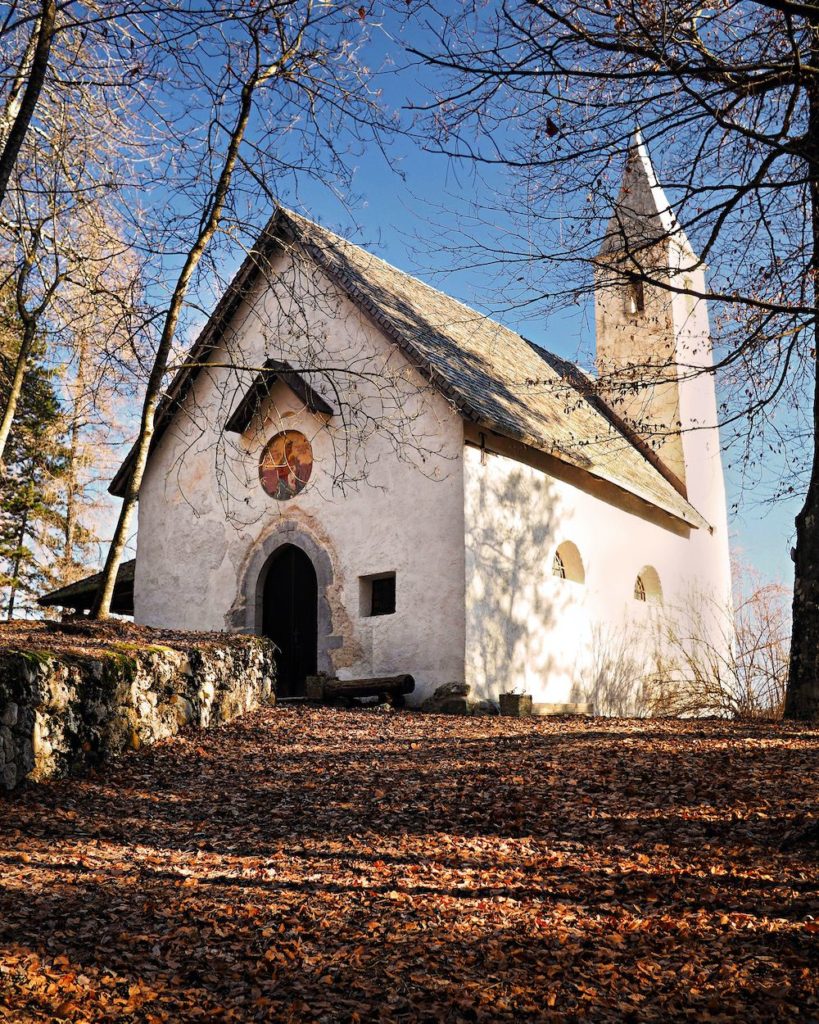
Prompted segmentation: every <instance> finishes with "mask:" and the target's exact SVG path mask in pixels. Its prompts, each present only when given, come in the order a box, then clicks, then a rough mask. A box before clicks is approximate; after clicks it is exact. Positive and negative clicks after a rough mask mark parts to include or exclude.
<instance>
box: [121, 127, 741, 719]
mask: <svg viewBox="0 0 819 1024" xmlns="http://www.w3.org/2000/svg"><path fill="white" fill-rule="evenodd" d="M666 222H667V224H666ZM613 223H614V224H615V230H611V231H610V233H609V238H610V240H609V242H608V243H607V244H608V245H609V248H610V251H611V253H612V254H613V256H612V258H614V257H616V251H617V245H616V239H617V235H618V232H619V233H621V234H622V233H623V232H625V233H628V232H630V231H632V230H645V229H646V228H647V227H648V226H650V227H651V230H652V231H654V230H655V229H656V228H657V225H658V224H659V225H660V227H661V228H664V227H667V228H668V230H667V232H666V234H667V237H666V239H665V241H664V242H663V243H662V245H661V246H660V250H661V251H662V253H663V254H664V255H663V259H664V260H666V261H667V264H668V267H667V275H666V276H667V281H668V282H669V284H670V287H669V288H663V287H656V288H655V287H653V286H652V285H650V284H646V285H639V288H638V287H637V285H636V284H635V285H634V286H632V284H631V283H630V281H629V279H628V278H627V277H626V278H625V279H622V278H621V279H619V280H618V281H617V282H613V281H608V280H607V279H606V275H605V273H603V274H602V275H601V276H600V278H599V281H598V288H597V294H596V325H597V356H598V364H599V366H600V367H601V373H603V374H609V376H610V377H611V379H612V380H618V381H619V383H621V384H622V383H623V382H622V380H620V378H618V373H619V372H620V371H622V373H623V374H627V373H628V372H631V373H633V374H636V371H635V367H636V366H637V365H638V364H643V363H645V364H652V365H654V364H657V365H660V364H662V365H663V366H664V367H665V369H664V370H663V372H662V373H661V374H660V375H658V377H657V379H655V380H654V381H653V383H651V384H650V385H649V386H637V385H635V386H634V387H631V386H630V385H629V383H628V381H626V383H625V386H623V387H621V389H620V390H619V392H618V393H617V394H618V395H619V397H617V398H615V397H612V398H611V401H607V400H606V399H605V397H604V395H605V391H604V392H603V395H601V394H600V393H598V391H599V389H596V388H595V386H594V382H593V381H592V380H591V378H590V377H588V376H586V375H585V374H584V373H583V372H581V371H580V370H578V369H577V368H576V367H575V366H573V365H572V364H569V363H567V362H565V361H564V360H562V359H559V358H557V357H555V356H553V355H551V354H549V353H547V352H545V351H544V350H542V349H540V348H538V347H537V346H536V345H534V344H532V343H530V342H528V341H526V340H525V339H524V338H522V337H521V336H519V335H518V334H515V333H514V332H513V331H511V330H508V329H507V328H505V327H503V326H501V325H500V324H497V323H495V322H494V321H492V320H490V319H488V318H486V317H484V316H481V315H480V314H478V313H476V312H474V311H473V310H470V309H468V308H467V307H465V306H463V305H462V304H460V303H458V302H456V301H455V300H453V299H451V298H449V297H447V296H446V295H443V294H442V293H441V292H439V291H437V290H435V289H433V288H431V287H429V286H428V285H426V284H424V283H422V282H421V281H419V280H417V279H415V278H413V277H410V276H409V275H407V274H404V273H402V272H401V271H399V270H397V269H395V268H393V267H391V266H389V265H388V264H386V263H384V262H383V261H382V260H380V259H377V258H376V257H374V256H372V255H371V254H369V253H367V252H366V251H365V250H363V249H361V248H359V247H358V246H355V245H353V244H351V243H350V242H347V241H345V240H344V239H342V238H340V237H338V236H336V235H334V234H332V233H331V232H329V231H327V230H325V229H324V228H321V227H319V226H318V225H316V224H313V223H311V222H310V221H308V220H305V219H304V218H302V217H300V216H298V215H296V214H294V213H291V212H289V211H287V210H284V209H279V210H277V212H276V213H275V215H274V216H273V218H272V219H271V221H270V223H269V224H268V225H267V227H266V229H265V231H264V233H263V234H262V236H261V238H260V239H259V241H258V243H257V245H256V246H255V248H254V251H253V252H252V253H250V254H249V256H248V257H247V259H246V260H245V262H244V264H243V266H242V267H241V269H240V271H239V272H238V274H237V275H236V278H235V279H234V280H233V282H232V283H231V285H230V286H229V288H228V289H227V291H226V293H225V295H224V296H223V298H222V300H221V301H220V302H219V304H218V306H217V308H216V310H215V311H214V313H213V315H212V316H211V318H210V320H209V322H208V324H207V326H206V327H205V329H204V331H203V332H202V334H201V335H200V338H199V339H198V341H197V342H196V343H195V345H194V347H193V349H192V350H191V353H190V355H189V359H188V360H187V363H186V365H185V366H184V367H183V368H182V369H181V370H180V371H179V373H178V374H177V376H176V378H175V379H174V381H173V382H172V384H171V386H170V388H169V390H168V392H167V396H166V398H165V399H164V401H163V403H162V405H161V407H160V410H159V414H158V419H157V429H156V436H155V439H154V444H153V448H152V451H151V455H150V457H149V460H148V465H147V470H146V474H145V478H144V481H143V484H142V487H141V490H140V496H139V524H138V535H137V549H136V560H135V566H134V571H133V614H134V617H135V620H136V621H137V622H138V623H144V624H147V625H153V626H163V627H171V628H179V629H193V630H243V631H249V632H254V633H263V634H266V635H268V636H270V637H272V639H274V641H275V642H276V643H277V645H278V646H279V648H280V652H281V653H280V660H279V672H280V682H279V689H280V693H282V694H284V695H297V694H299V693H300V692H303V684H304V678H305V676H307V675H311V674H315V673H316V672H324V673H327V674H329V675H332V676H337V677H339V678H341V679H353V678H369V677H377V676H389V675H393V674H397V673H411V674H412V675H413V676H414V678H415V680H416V690H415V693H414V694H413V697H412V698H411V700H412V701H413V702H418V701H420V700H422V699H423V698H424V697H426V696H428V695H430V694H431V693H432V692H433V691H434V690H435V688H436V687H438V686H439V685H441V684H443V683H450V682H453V681H455V682H466V683H468V684H469V685H470V687H471V691H472V695H473V696H474V697H477V698H483V697H488V698H495V699H496V698H497V697H498V695H499V694H500V693H501V692H503V691H511V690H516V691H519V692H526V693H530V694H532V695H533V698H534V700H535V701H543V702H558V703H566V702H575V701H591V702H592V703H595V704H597V705H598V707H599V709H600V710H615V711H618V710H619V711H624V710H628V709H629V708H628V707H627V706H624V705H623V703H622V701H621V702H620V704H619V705H618V703H617V699H616V697H617V694H618V693H619V694H620V696H623V695H624V694H627V695H628V699H627V701H626V704H628V701H629V700H632V698H633V697H634V695H635V693H636V692H637V691H638V690H639V687H640V685H641V682H642V681H643V680H644V678H646V677H648V676H649V675H650V674H651V673H652V672H654V671H656V664H655V653H656V651H655V647H654V638H655V637H656V634H657V631H658V630H659V629H660V620H661V619H665V618H668V617H671V618H672V619H673V618H674V616H675V615H677V614H678V610H679V609H683V608H686V607H690V603H691V600H692V595H694V594H697V595H703V596H704V599H705V601H706V604H707V605H708V606H709V607H710V606H711V604H713V606H714V607H718V606H719V607H725V605H726V602H729V601H730V569H729V552H728V536H727V522H726V508H725V493H724V485H723V477H722V468H721V461H720V448H719V437H718V431H717V428H716V426H715V423H716V419H717V409H716V402H715V396H714V384H713V378H712V376H711V375H710V374H708V373H699V372H692V367H694V368H695V369H697V368H702V369H707V368H708V366H709V365H710V359H711V355H710V352H711V346H710V337H709V325H708V317H707V311H706V309H705V303H704V301H702V300H699V299H697V298H696V295H697V293H701V292H702V291H703V290H704V283H703V280H702V276H701V275H702V270H700V269H693V270H692V269H690V266H691V264H692V263H693V261H692V259H690V258H689V257H690V256H691V254H690V251H689V250H688V248H687V242H686V241H685V236H684V234H683V233H682V231H681V229H679V228H678V227H677V226H676V225H675V223H674V222H673V219H672V215H671V214H670V211H669V209H668V202H667V200H666V199H665V196H664V195H663V193H662V190H661V189H660V188H659V186H658V185H657V183H656V181H655V179H654V173H653V170H652V169H651V165H650V163H649V160H648V155H647V153H646V152H645V149H644V148H643V147H642V144H641V143H639V140H638V143H637V144H635V146H634V147H633V149H632V152H631V155H630V158H629V163H628V168H627V171H626V179H625V181H624V188H623V192H622V194H621V201H620V206H619V209H618V211H616V216H615V218H614V220H613ZM641 225H642V227H641ZM610 227H611V226H610ZM681 268H687V269H684V272H683V269H681ZM643 376H645V375H643ZM636 379H637V378H636V376H635V380H636ZM611 394H612V396H614V391H612V392H611ZM636 403H639V404H640V409H639V411H638V410H637V408H636ZM638 420H639V421H640V422H641V423H643V424H646V423H648V424H649V426H650V427H652V428H657V429H656V430H654V429H652V430H651V433H652V436H651V437H649V436H647V434H646V429H647V428H645V427H643V428H640V427H635V426H634V423H636V422H637V421H638ZM666 428H667V429H666ZM686 428H694V429H686ZM641 430H642V433H641ZM129 471H130V461H129V460H126V462H125V464H124V465H123V467H122V468H121V469H120V471H119V473H118V474H117V477H116V478H115V480H114V481H113V484H112V487H111V489H112V492H113V493H114V494H118V493H122V489H123V486H124V483H125V481H126V480H127V475H128V473H129ZM680 614H682V613H681V612H680ZM719 632H720V627H719V626H718V625H717V624H716V623H715V624H714V636H716V635H717V634H718V633H719ZM626 662H627V664H626ZM624 699H625V698H624Z"/></svg>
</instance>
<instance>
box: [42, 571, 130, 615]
mask: <svg viewBox="0 0 819 1024" xmlns="http://www.w3.org/2000/svg"><path fill="white" fill-rule="evenodd" d="M135 566H136V559H135V558H132V559H130V561H128V562H123V563H122V565H120V567H119V572H118V573H117V582H116V583H115V584H114V597H113V600H112V602H111V611H112V612H114V613H115V614H117V615H133V614H134V568H135ZM101 583H102V573H101V572H95V573H94V574H93V575H92V576H86V577H85V578H84V579H81V580H77V581H76V582H75V583H69V584H68V585H67V586H65V587H60V588H59V590H52V591H51V593H50V594H43V596H42V597H38V598H37V604H39V605H42V606H43V607H49V606H51V605H56V606H57V607H59V608H73V609H74V610H75V611H78V612H80V611H83V612H87V611H90V610H91V607H92V605H93V604H94V599H95V598H96V596H97V591H98V590H99V587H100V584H101Z"/></svg>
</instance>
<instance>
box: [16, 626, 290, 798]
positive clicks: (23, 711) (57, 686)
mask: <svg viewBox="0 0 819 1024" xmlns="http://www.w3.org/2000/svg"><path fill="white" fill-rule="evenodd" d="M274 701H275V662H274V660H273V651H272V647H271V645H270V644H269V643H267V642H266V641H263V640H260V639H258V638H255V637H242V638H241V639H239V638H237V637H236V636H235V635H234V636H232V637H231V638H230V642H229V644H228V643H226V644H225V646H219V645H214V644H212V643H210V644H208V645H206V646H204V647H201V648H198V647H196V646H195V645H192V646H191V647H190V648H189V649H185V650H178V649H172V648H170V647H164V646H159V645H151V646H146V647H142V648H140V647H137V646H135V645H129V644H114V645H112V646H111V648H110V649H109V650H106V651H104V652H99V651H95V652H94V653H92V654H74V653H72V654H61V653H58V654H50V653H49V652H48V651H45V650H44V651H36V650H35V651H33V650H27V651H3V650H0V791H2V790H4V789H5V790H11V789H14V788H15V787H16V786H18V785H20V784H21V783H22V782H23V780H24V779H33V780H37V781H40V780H43V779H48V778H55V777H58V776H62V775H67V774H70V773H73V772H75V771H81V770H82V769H83V768H84V767H85V766H87V765H89V764H93V763H96V762H98V761H100V760H103V759H104V758H105V757H106V756H107V755H109V754H115V753H119V752H121V751H123V750H127V749H132V750H136V749H138V748H139V747H140V746H142V745H143V744H151V743H155V742H156V741H157V740H162V739H167V738H168V737H170V736H174V735H175V734H176V733H177V732H179V730H180V729H181V728H183V727H185V726H191V727H194V728H199V729H207V728H209V727H211V726H213V725H216V724H218V723H219V722H226V721H229V720H230V719H232V718H235V717H236V716H237V715H241V714H243V713H244V712H246V711H250V710H252V709H253V708H256V707H259V706H260V705H262V704H266V703H271V702H274Z"/></svg>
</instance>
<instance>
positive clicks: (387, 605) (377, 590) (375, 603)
mask: <svg viewBox="0 0 819 1024" xmlns="http://www.w3.org/2000/svg"><path fill="white" fill-rule="evenodd" d="M359 586H360V588H361V589H360V595H359V597H360V603H359V609H360V612H361V615H362V616H364V617H365V618H367V617H370V616H373V615H393V614H394V613H395V573H394V572H382V573H378V575H376V576H361V577H359Z"/></svg>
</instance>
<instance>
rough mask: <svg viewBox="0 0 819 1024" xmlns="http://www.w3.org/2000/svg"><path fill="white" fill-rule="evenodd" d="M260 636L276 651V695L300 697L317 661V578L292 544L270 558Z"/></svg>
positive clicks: (308, 560) (313, 672)
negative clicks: (274, 647)
mask: <svg viewBox="0 0 819 1024" xmlns="http://www.w3.org/2000/svg"><path fill="white" fill-rule="evenodd" d="M262 632H263V633H264V635H265V636H267V637H269V638H270V639H271V640H272V641H273V643H274V644H275V645H276V646H277V647H278V649H279V653H278V654H277V655H276V670H277V680H276V692H277V693H278V695H279V696H280V697H302V696H304V681H305V679H306V677H307V676H310V675H315V674H316V665H317V661H318V578H317V576H316V570H315V567H314V566H313V563H312V561H311V560H310V557H309V556H308V555H307V554H306V553H305V552H304V551H302V549H301V548H299V547H296V546H295V544H284V545H282V546H281V547H280V548H279V549H278V550H277V551H276V552H275V553H274V554H273V556H272V557H271V559H270V563H269V565H268V569H267V574H266V576H265V581H264V589H263V593H262Z"/></svg>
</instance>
